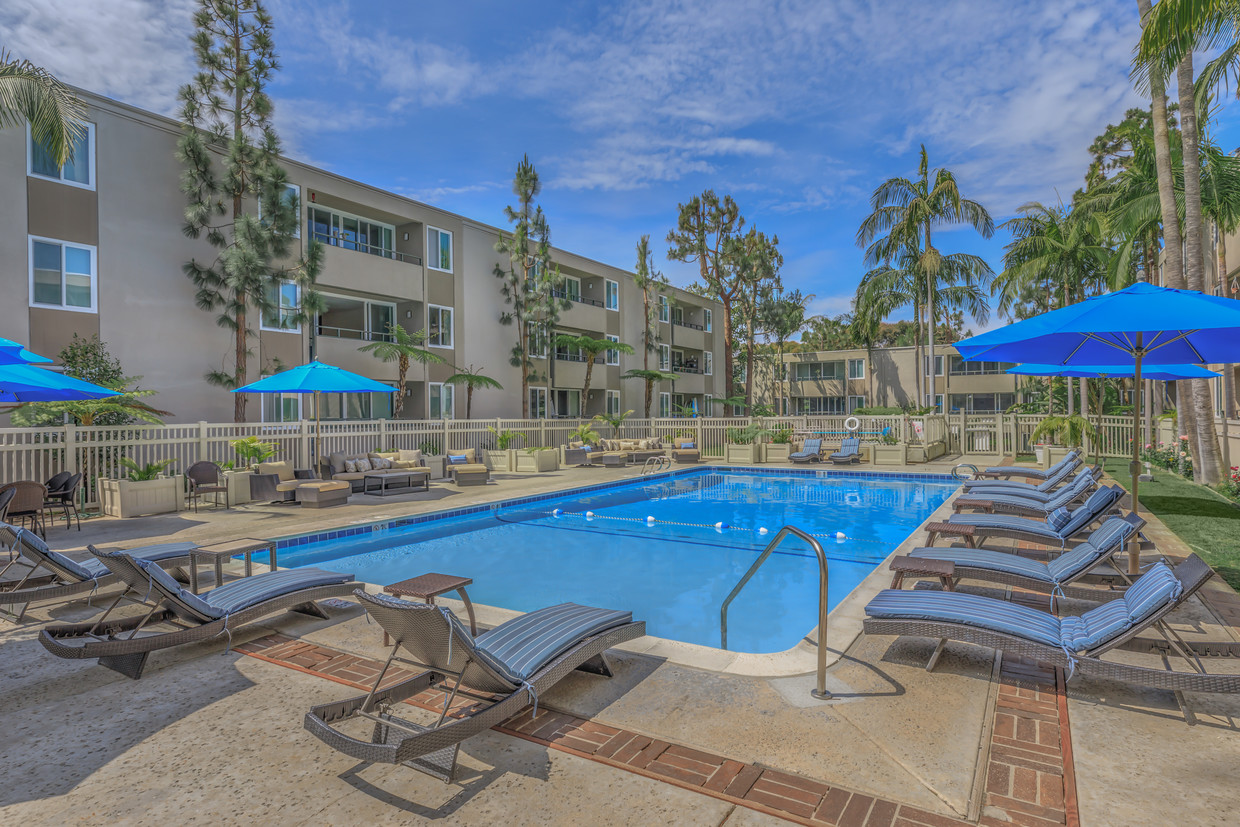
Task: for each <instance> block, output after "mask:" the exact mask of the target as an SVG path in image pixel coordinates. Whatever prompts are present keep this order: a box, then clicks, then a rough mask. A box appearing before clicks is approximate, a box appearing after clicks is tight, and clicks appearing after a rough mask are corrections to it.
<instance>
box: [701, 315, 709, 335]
mask: <svg viewBox="0 0 1240 827" xmlns="http://www.w3.org/2000/svg"><path fill="white" fill-rule="evenodd" d="M702 321H703V324H702V327H704V328H706V332H707V333H710V311H709V310H703V311H702Z"/></svg>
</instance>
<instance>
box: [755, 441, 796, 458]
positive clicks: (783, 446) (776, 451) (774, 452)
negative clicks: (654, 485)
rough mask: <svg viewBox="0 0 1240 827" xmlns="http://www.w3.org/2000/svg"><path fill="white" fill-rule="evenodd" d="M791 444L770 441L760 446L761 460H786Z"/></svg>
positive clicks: (790, 450)
mask: <svg viewBox="0 0 1240 827" xmlns="http://www.w3.org/2000/svg"><path fill="white" fill-rule="evenodd" d="M791 453H792V446H791V445H790V444H788V443H787V442H771V443H769V444H767V445H763V446H762V461H763V462H787V461H788V455H789V454H791Z"/></svg>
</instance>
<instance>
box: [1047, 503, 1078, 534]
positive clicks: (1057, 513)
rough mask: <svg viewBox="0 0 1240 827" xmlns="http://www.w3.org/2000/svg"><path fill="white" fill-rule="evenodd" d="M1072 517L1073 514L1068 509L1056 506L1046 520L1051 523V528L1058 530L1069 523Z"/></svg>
mask: <svg viewBox="0 0 1240 827" xmlns="http://www.w3.org/2000/svg"><path fill="white" fill-rule="evenodd" d="M1070 519H1072V515H1071V514H1069V513H1068V509H1066V508H1056V509H1055V510H1054V511H1052V512H1051V513H1050V516H1049V517H1047V518H1046V522H1048V523H1049V524H1050V526H1051V528H1053V529H1055V530H1056V531H1058V530H1059V529H1061V528H1063V527H1064V526H1066V525H1067V524H1068V520H1070Z"/></svg>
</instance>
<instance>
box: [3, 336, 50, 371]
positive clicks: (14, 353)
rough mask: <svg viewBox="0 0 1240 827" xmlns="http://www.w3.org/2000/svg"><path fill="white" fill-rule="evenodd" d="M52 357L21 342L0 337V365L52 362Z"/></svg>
mask: <svg viewBox="0 0 1240 827" xmlns="http://www.w3.org/2000/svg"><path fill="white" fill-rule="evenodd" d="M51 361H52V360H51V359H48V358H47V357H46V356H40V355H39V354H37V353H33V352H31V351H29V350H26V349H25V348H24V347H22V346H21V344H20V343H19V342H15V341H13V340H12V339H5V338H2V337H0V365H29V364H34V363H39V364H50V363H51Z"/></svg>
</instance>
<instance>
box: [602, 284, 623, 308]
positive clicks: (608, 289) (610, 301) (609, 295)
mask: <svg viewBox="0 0 1240 827" xmlns="http://www.w3.org/2000/svg"><path fill="white" fill-rule="evenodd" d="M603 287H604V291H605V294H606V302H605V304H606V305H607V309H608V310H619V309H620V282H618V281H612V280H611V279H603Z"/></svg>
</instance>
